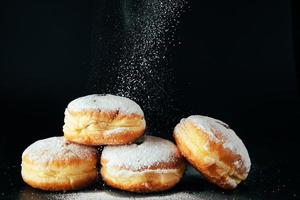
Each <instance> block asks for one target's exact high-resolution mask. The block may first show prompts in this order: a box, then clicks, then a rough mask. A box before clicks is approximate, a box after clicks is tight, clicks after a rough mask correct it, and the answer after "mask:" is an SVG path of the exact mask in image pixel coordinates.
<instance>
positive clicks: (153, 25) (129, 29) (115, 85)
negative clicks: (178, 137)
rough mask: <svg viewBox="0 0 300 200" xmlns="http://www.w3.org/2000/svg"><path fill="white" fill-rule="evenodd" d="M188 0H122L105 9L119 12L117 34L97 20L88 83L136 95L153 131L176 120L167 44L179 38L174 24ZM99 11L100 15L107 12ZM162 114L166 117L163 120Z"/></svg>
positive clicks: (109, 90) (174, 44)
mask: <svg viewBox="0 0 300 200" xmlns="http://www.w3.org/2000/svg"><path fill="white" fill-rule="evenodd" d="M186 4H187V1H186V0H163V1H162V0H133V1H128V0H121V1H120V4H119V6H120V7H116V8H115V9H114V11H111V12H110V13H109V14H110V15H109V16H111V15H112V13H115V12H117V14H116V16H115V18H117V20H116V21H115V26H113V27H112V29H114V28H115V27H117V28H116V30H114V31H113V34H116V36H115V37H111V33H110V32H105V31H104V30H106V29H105V27H106V26H108V25H107V24H103V25H104V27H102V26H100V25H101V24H100V25H99V24H96V25H95V29H96V32H97V31H99V32H98V33H95V35H96V39H95V41H94V43H96V44H98V46H97V45H95V44H93V45H95V46H96V47H95V49H94V51H95V52H96V53H97V54H95V57H96V58H94V59H95V61H94V63H95V66H94V70H93V73H92V74H91V77H90V79H91V80H90V84H92V86H91V87H89V89H91V88H94V90H93V92H94V91H96V92H99V90H100V91H101V93H111V94H116V95H119V96H125V97H128V98H130V99H133V100H134V101H137V102H138V103H139V104H140V105H141V106H142V108H143V110H144V111H145V113H147V117H148V118H150V119H151V121H149V124H148V128H150V129H151V130H152V131H153V132H158V133H160V132H164V131H166V130H164V129H165V128H166V127H168V126H172V124H173V123H174V122H175V119H174V117H173V116H172V115H170V112H173V111H174V112H176V110H177V109H178V108H177V107H176V106H177V105H175V101H176V100H175V98H174V96H176V97H178V95H176V94H175V93H176V92H177V91H176V87H174V84H175V80H174V72H173V68H172V67H171V66H169V64H170V62H169V61H171V58H170V55H171V53H170V52H169V50H171V48H173V47H175V46H177V45H179V44H180V43H179V42H178V41H177V39H178V38H176V27H177V25H178V24H179V23H180V21H179V19H180V16H181V13H182V12H183V11H184V7H185V5H186ZM113 5H115V4H113ZM99 10H101V9H100V8H99ZM116 10H117V11H116ZM99 12H100V11H99ZM102 13H103V12H101V13H99V14H98V15H99V16H101V19H99V21H103V20H102V19H103V17H105V16H104V15H103V14H102ZM115 18H113V19H111V17H110V18H109V21H111V20H115ZM115 32H118V33H115ZM103 45H104V47H103ZM115 46H118V47H115ZM113 47H115V50H114V51H112V52H111V53H110V54H109V55H108V54H107V51H111V48H113ZM107 49H109V50H107ZM111 54H113V56H110V55H111ZM111 57H113V59H112V58H111ZM105 61H106V62H105ZM161 119H165V124H164V126H162V125H161V123H159V122H160V120H161ZM160 126H161V127H160Z"/></svg>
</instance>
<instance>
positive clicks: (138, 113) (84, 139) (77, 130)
mask: <svg viewBox="0 0 300 200" xmlns="http://www.w3.org/2000/svg"><path fill="white" fill-rule="evenodd" d="M64 122H65V124H64V126H63V132H64V136H65V138H66V139H67V140H69V141H72V142H75V143H79V144H85V145H120V144H129V143H132V142H133V141H135V140H136V139H138V138H139V137H140V136H141V135H142V134H143V133H144V130H145V127H146V122H145V119H144V113H143V111H142V109H141V108H140V106H139V105H138V104H137V103H135V102H134V101H132V100H130V99H128V98H125V97H120V96H115V95H110V94H107V95H100V94H93V95H88V96H84V97H80V98H77V99H75V100H73V101H72V102H70V103H69V105H68V106H67V108H66V110H65V119H64Z"/></svg>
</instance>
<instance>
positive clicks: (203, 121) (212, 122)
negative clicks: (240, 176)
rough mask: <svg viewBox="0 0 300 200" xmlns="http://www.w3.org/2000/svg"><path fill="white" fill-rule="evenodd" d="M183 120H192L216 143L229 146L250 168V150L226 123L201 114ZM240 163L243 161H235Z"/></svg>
mask: <svg viewBox="0 0 300 200" xmlns="http://www.w3.org/2000/svg"><path fill="white" fill-rule="evenodd" d="M183 120H187V121H191V122H192V123H193V124H194V125H196V126H197V127H199V128H200V129H202V130H203V131H204V132H205V133H207V134H208V136H209V138H210V139H211V140H212V141H214V142H216V143H222V145H223V147H224V148H227V149H229V150H231V151H232V152H234V153H236V154H239V155H240V156H241V159H242V161H243V163H244V165H245V167H246V169H247V171H249V170H250V166H251V161H250V159H249V155H248V151H247V149H246V147H245V145H244V144H243V142H242V140H241V139H240V138H239V137H238V136H237V135H236V134H235V132H234V131H233V130H232V129H230V128H229V126H228V125H227V124H226V123H224V122H222V121H220V120H217V119H214V118H211V117H207V116H201V115H192V116H190V117H188V118H186V119H183ZM240 164H241V163H239V162H237V163H235V165H240Z"/></svg>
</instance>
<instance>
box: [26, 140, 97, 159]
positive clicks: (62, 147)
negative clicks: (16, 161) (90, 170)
mask: <svg viewBox="0 0 300 200" xmlns="http://www.w3.org/2000/svg"><path fill="white" fill-rule="evenodd" d="M96 153H97V150H96V149H95V148H93V147H88V146H84V145H79V144H74V143H70V142H68V141H67V140H65V139H64V137H50V138H47V139H43V140H38V141H36V142H35V143H33V144H31V145H30V146H29V147H27V148H26V149H25V151H24V152H23V154H22V157H24V156H28V159H29V160H31V161H35V162H41V163H46V162H51V161H55V160H68V159H72V158H77V159H82V160H86V159H90V158H91V155H93V154H96Z"/></svg>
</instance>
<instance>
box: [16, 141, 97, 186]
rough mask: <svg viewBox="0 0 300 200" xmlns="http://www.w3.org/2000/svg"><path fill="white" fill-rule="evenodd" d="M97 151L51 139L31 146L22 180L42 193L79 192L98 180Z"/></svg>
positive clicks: (25, 160) (22, 171) (23, 160)
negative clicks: (42, 191)
mask: <svg viewBox="0 0 300 200" xmlns="http://www.w3.org/2000/svg"><path fill="white" fill-rule="evenodd" d="M97 157H98V156H97V150H96V149H95V148H93V147H87V146H83V145H79V144H73V143H70V142H68V141H66V140H65V139H64V138H63V137H51V138H47V139H44V140H38V141H36V142H35V143H33V144H31V145H30V146H29V147H27V149H25V151H24V152H23V154H22V170H21V174H22V178H23V180H24V181H25V182H26V183H27V184H28V185H30V186H32V187H34V188H38V189H42V190H51V191H59V190H76V189H80V188H83V187H86V186H88V185H89V184H91V183H93V182H94V181H95V180H96V179H97V174H98V172H97V168H96V163H97Z"/></svg>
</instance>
